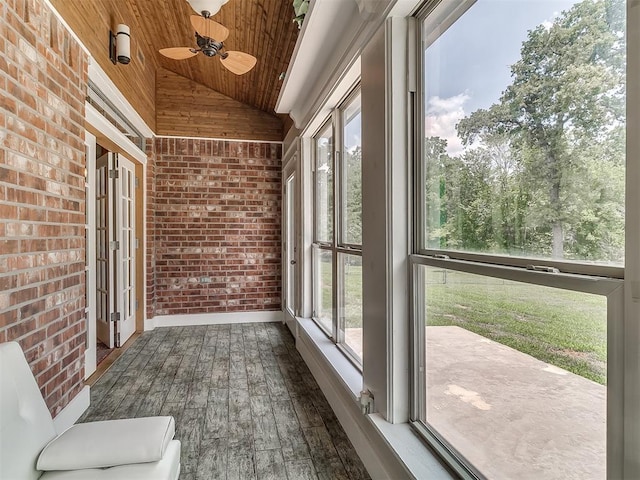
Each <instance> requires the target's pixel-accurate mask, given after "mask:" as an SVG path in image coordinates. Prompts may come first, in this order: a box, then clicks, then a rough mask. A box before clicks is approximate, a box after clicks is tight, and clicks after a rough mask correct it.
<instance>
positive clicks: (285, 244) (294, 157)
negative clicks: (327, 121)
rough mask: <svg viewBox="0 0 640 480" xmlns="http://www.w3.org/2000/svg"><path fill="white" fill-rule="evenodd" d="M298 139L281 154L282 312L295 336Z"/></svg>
mask: <svg viewBox="0 0 640 480" xmlns="http://www.w3.org/2000/svg"><path fill="white" fill-rule="evenodd" d="M297 146H298V142H297V141H294V142H293V143H292V144H291V146H290V147H289V148H288V149H287V151H286V152H285V155H284V158H283V162H282V164H283V168H282V316H283V321H284V323H285V324H286V325H287V326H288V327H289V330H291V333H293V335H294V337H295V338H297V322H296V317H297V316H299V315H300V305H301V303H300V302H301V293H302V288H301V283H300V282H301V278H302V276H301V274H300V264H301V261H300V260H301V258H302V257H301V255H300V252H301V251H302V248H301V235H300V232H301V228H300V220H301V217H300V205H301V203H300V202H301V195H300V191H301V190H300V185H301V184H300V168H299V165H300V153H299V152H298V148H297ZM292 176H293V177H294V183H293V190H294V198H293V199H292V200H293V205H294V211H293V224H294V235H293V237H294V249H295V250H294V258H293V261H295V262H296V263H295V268H294V273H293V282H294V288H295V291H294V295H293V298H294V305H293V308H292V309H289V305H288V292H289V283H290V282H291V280H292V279H291V278H290V276H289V272H290V268H289V267H290V265H289V256H288V251H287V250H288V248H289V241H288V240H289V235H288V233H289V232H288V230H289V222H288V213H289V209H288V206H289V205H288V202H289V197H288V194H287V185H288V181H289V179H290V178H291V177H292Z"/></svg>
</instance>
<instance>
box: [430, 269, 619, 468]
mask: <svg viewBox="0 0 640 480" xmlns="http://www.w3.org/2000/svg"><path fill="white" fill-rule="evenodd" d="M418 268H419V274H420V275H421V280H422V284H423V285H424V288H425V291H424V293H425V295H424V297H423V298H426V301H425V304H424V310H423V315H424V318H423V325H424V327H425V328H424V333H425V336H426V340H425V345H426V348H425V349H426V369H425V371H426V373H425V385H426V402H425V403H426V411H423V412H422V415H423V418H422V419H423V421H424V422H425V423H426V424H427V425H428V426H429V427H431V428H432V429H433V430H434V431H435V432H436V433H437V434H438V435H439V436H441V437H442V439H443V440H444V441H445V442H446V443H448V444H449V445H450V446H451V447H452V448H453V449H454V450H456V451H457V452H458V453H459V455H460V456H461V457H462V458H464V459H466V461H467V462H468V463H469V464H471V465H473V467H474V468H476V469H477V470H479V471H480V472H481V473H482V474H483V475H484V476H486V477H487V478H537V479H550V478H558V479H560V478H561V479H585V478H589V479H604V478H606V403H607V395H606V394H607V387H606V383H607V376H606V373H607V302H606V298H605V297H602V296H598V295H592V294H585V293H578V292H573V291H567V290H560V289H556V288H551V287H544V286H537V285H530V284H526V283H520V282H513V281H508V280H501V279H497V278H490V277H485V276H480V275H473V274H470V273H464V272H458V271H454V270H445V269H441V268H435V267H425V266H420V267H418Z"/></svg>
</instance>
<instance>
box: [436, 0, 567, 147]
mask: <svg viewBox="0 0 640 480" xmlns="http://www.w3.org/2000/svg"><path fill="white" fill-rule="evenodd" d="M575 3H577V0H478V1H477V2H476V3H475V4H474V5H473V6H472V7H471V8H470V9H469V10H467V12H466V13H465V14H464V15H462V17H460V18H459V19H458V20H457V21H456V22H455V23H454V24H453V25H452V26H451V27H449V29H448V30H447V31H446V32H444V33H443V34H442V35H441V36H440V37H439V38H438V39H437V40H436V41H435V42H434V43H433V44H432V45H430V46H429V47H428V48H427V49H426V51H425V89H426V95H425V102H426V122H425V123H426V125H425V130H426V132H425V133H426V135H427V136H436V135H437V136H439V137H441V138H444V139H446V140H447V142H448V153H449V154H450V155H457V154H459V153H461V152H462V150H463V147H462V144H461V142H460V140H459V139H458V137H457V134H456V130H455V125H456V123H457V122H458V121H460V120H461V119H462V118H464V117H465V116H467V115H469V114H470V113H472V112H474V111H475V110H477V109H479V108H488V107H490V106H491V105H492V104H493V103H496V102H497V101H498V99H499V98H500V95H501V93H502V92H503V91H504V90H505V88H506V87H507V86H508V85H509V84H510V83H511V71H510V66H511V65H512V64H514V63H515V62H516V61H518V59H519V58H520V47H521V45H522V42H523V41H524V40H526V38H527V32H528V31H529V30H532V29H534V28H536V27H537V26H538V25H540V24H546V25H551V22H552V21H553V19H554V18H555V17H556V16H558V15H559V14H560V13H561V12H562V11H564V10H568V9H570V8H571V6H572V5H573V4H575Z"/></svg>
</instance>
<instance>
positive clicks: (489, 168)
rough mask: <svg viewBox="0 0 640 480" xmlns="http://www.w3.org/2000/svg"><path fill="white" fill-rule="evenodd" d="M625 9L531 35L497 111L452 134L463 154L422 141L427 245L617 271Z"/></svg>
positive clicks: (562, 19)
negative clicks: (613, 266) (596, 264)
mask: <svg viewBox="0 0 640 480" xmlns="http://www.w3.org/2000/svg"><path fill="white" fill-rule="evenodd" d="M623 4H624V2H623V1H622V0H584V1H582V2H580V3H578V4H575V5H574V6H573V7H572V8H571V9H570V10H568V11H565V12H562V13H561V14H560V15H559V16H558V17H557V18H556V19H555V20H554V22H553V24H552V25H551V26H550V27H548V28H547V27H545V26H542V25H540V26H538V27H537V28H536V29H534V30H532V31H530V32H529V34H528V38H527V40H525V41H524V42H523V44H522V48H521V58H520V60H518V61H517V62H516V63H515V64H514V65H512V67H511V74H512V79H513V80H512V83H511V85H509V86H508V87H507V89H506V90H505V91H504V92H503V94H502V96H501V97H500V100H499V102H498V103H496V104H494V105H492V106H491V107H490V108H489V109H487V110H484V109H480V110H477V111H475V112H473V113H472V114H471V115H469V116H468V117H466V118H464V119H462V120H461V121H460V122H459V124H458V125H457V129H458V134H459V136H460V138H461V139H462V141H463V143H464V144H465V145H467V146H468V147H473V148H470V149H467V151H465V153H464V154H463V155H461V156H459V157H455V158H454V157H450V156H449V155H447V154H446V142H445V141H444V140H442V139H439V138H428V139H426V141H425V150H426V164H427V167H426V168H427V172H426V189H427V196H426V209H427V210H426V217H427V218H426V220H427V229H428V232H427V236H428V240H427V241H428V245H429V246H432V247H436V246H438V247H449V248H460V249H470V250H482V251H492V252H500V253H516V254H517V253H518V252H522V253H527V254H539V255H542V256H552V257H555V258H561V257H564V258H570V259H581V260H597V261H609V262H621V261H622V255H623V253H622V252H623V245H624V241H623V240H624V231H623V229H624V221H623V220H624V158H625V156H624V142H625V138H624V120H625V117H624V114H625V112H624V100H625V95H624V94H625V57H624V52H625V37H624V31H623V28H624V8H622V7H623V6H624V5H623Z"/></svg>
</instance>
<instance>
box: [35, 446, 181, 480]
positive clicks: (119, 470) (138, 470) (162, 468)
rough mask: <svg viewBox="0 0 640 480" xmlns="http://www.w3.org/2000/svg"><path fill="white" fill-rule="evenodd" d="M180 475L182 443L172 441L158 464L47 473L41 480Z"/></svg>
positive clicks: (142, 479)
mask: <svg viewBox="0 0 640 480" xmlns="http://www.w3.org/2000/svg"><path fill="white" fill-rule="evenodd" d="M179 475H180V441H178V440H172V441H171V442H169V445H168V446H167V449H166V451H165V453H164V456H163V457H162V460H160V461H158V462H151V463H135V464H132V465H121V466H119V467H111V468H92V469H87V470H67V471H54V472H45V473H44V474H43V475H42V477H40V480H151V479H153V480H178V476H179Z"/></svg>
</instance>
